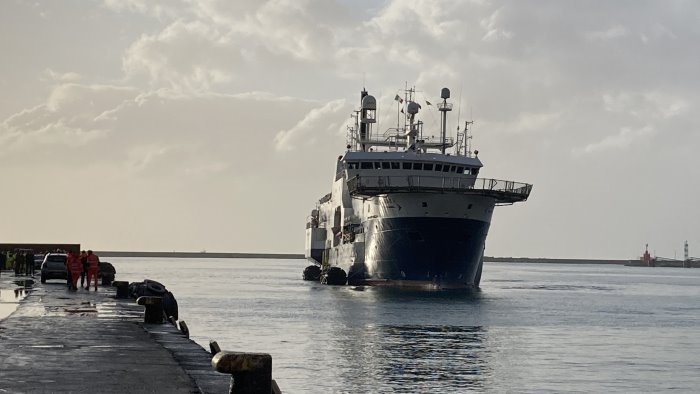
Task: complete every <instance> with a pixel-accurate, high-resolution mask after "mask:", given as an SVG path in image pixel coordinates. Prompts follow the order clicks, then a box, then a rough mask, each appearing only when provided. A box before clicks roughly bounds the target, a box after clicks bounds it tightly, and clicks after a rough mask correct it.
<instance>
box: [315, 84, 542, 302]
mask: <svg viewBox="0 0 700 394" xmlns="http://www.w3.org/2000/svg"><path fill="white" fill-rule="evenodd" d="M416 92H417V91H416V89H415V87H411V88H409V87H405V88H404V89H402V91H400V92H399V93H402V94H399V93H397V94H396V96H395V98H394V101H395V104H396V110H397V116H396V124H395V126H394V124H393V121H391V122H392V124H391V126H392V127H389V128H387V129H386V130H384V131H380V130H378V127H376V126H377V100H376V99H375V97H374V96H372V95H370V94H369V93H368V92H367V91H366V89H363V90H362V91H361V93H360V107H359V109H357V110H355V111H353V113H352V116H351V118H352V121H351V122H350V125H349V126H348V133H347V145H346V147H345V148H346V149H345V152H344V154H342V155H340V156H339V157H338V159H337V161H336V163H335V174H334V179H333V183H332V187H331V191H330V193H328V194H326V195H324V196H323V197H322V198H320V199H319V200H318V201H317V203H316V205H315V207H314V208H313V209H312V210H311V213H310V215H308V216H307V220H306V237H305V248H304V255H305V257H306V258H307V259H308V260H310V261H311V262H312V264H311V265H309V266H308V267H306V269H305V270H304V275H303V276H304V279H306V280H320V281H321V282H322V283H326V284H330V285H344V284H349V285H389V286H410V287H428V288H436V289H455V288H457V289H461V288H466V289H469V288H472V289H473V288H479V284H480V281H481V273H482V269H483V260H484V259H483V258H484V249H485V242H486V236H487V234H488V231H489V227H490V224H491V217H492V214H493V210H494V207H495V206H499V205H511V204H514V203H517V202H521V201H526V200H527V198H528V197H529V195H530V192H531V191H532V185H531V184H527V183H521V182H514V181H506V180H498V179H486V178H479V176H478V175H479V172H480V170H481V169H482V167H483V165H482V162H481V160H480V159H479V157H478V154H479V152H478V150H474V151H472V144H471V140H472V135H471V132H470V129H471V128H470V126H472V124H473V121H465V122H464V128H463V129H462V130H460V129H459V126H458V127H457V131H456V133H455V135H454V136H447V115H448V113H449V112H451V111H452V108H453V104H452V103H450V102H448V99H449V98H450V90H449V89H448V88H443V89H442V90H441V91H440V99H441V101H437V100H435V103H436V104H435V105H434V104H431V103H430V102H429V101H427V100H425V101H423V100H421V102H419V101H418V99H417V94H416ZM389 100H391V99H389ZM421 103H423V104H425V106H426V107H427V108H428V109H433V110H436V111H437V113H438V115H439V117H438V118H439V120H440V125H439V130H432V131H431V130H428V129H427V128H424V122H423V120H421V117H422V112H421V111H422V105H421ZM392 104H393V103H392ZM431 106H432V107H433V108H429V107H431ZM392 107H393V105H392ZM432 116H433V118H435V113H433V114H432ZM433 123H436V122H433ZM460 123H461V122H459V120H458V121H457V124H458V125H459V124H460ZM434 128H437V125H436V127H434ZM438 134H439V135H438Z"/></svg>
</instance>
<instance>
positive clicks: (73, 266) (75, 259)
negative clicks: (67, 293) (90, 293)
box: [68, 252, 83, 291]
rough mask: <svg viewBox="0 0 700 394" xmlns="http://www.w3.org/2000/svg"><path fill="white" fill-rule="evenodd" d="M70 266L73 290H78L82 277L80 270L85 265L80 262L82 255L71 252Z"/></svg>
mask: <svg viewBox="0 0 700 394" xmlns="http://www.w3.org/2000/svg"><path fill="white" fill-rule="evenodd" d="M68 256H69V257H68V261H69V262H68V266H69V268H70V270H69V275H70V277H71V290H73V291H76V290H78V278H79V277H80V271H82V270H83V265H82V264H81V263H80V257H79V256H78V255H77V254H75V253H73V252H71V253H70V254H69V255H68Z"/></svg>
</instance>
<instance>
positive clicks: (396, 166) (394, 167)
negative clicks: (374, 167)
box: [391, 161, 401, 170]
mask: <svg viewBox="0 0 700 394" xmlns="http://www.w3.org/2000/svg"><path fill="white" fill-rule="evenodd" d="M400 168H401V166H400V165H399V162H398V161H392V162H391V169H392V170H398V169H400Z"/></svg>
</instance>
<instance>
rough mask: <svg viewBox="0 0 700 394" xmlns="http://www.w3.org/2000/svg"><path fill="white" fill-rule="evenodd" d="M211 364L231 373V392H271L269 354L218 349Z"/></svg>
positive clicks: (270, 362) (253, 393)
mask: <svg viewBox="0 0 700 394" xmlns="http://www.w3.org/2000/svg"><path fill="white" fill-rule="evenodd" d="M211 366H212V367H214V369H215V370H216V371H217V372H221V373H226V374H229V375H231V388H230V390H229V392H230V393H231V394H257V393H273V391H272V387H273V385H272V356H270V355H269V354H266V353H241V352H227V351H220V352H218V353H216V355H214V357H213V358H212V359H211ZM275 386H277V385H276V384H275Z"/></svg>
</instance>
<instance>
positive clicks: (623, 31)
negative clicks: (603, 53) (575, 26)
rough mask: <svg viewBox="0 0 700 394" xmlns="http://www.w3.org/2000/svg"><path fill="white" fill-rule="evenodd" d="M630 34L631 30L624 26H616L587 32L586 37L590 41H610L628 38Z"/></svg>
mask: <svg viewBox="0 0 700 394" xmlns="http://www.w3.org/2000/svg"><path fill="white" fill-rule="evenodd" d="M629 34H630V32H629V29H627V28H626V27H624V26H620V25H616V26H612V27H610V28H608V29H605V30H599V31H590V32H586V33H585V34H584V37H586V39H587V40H589V41H609V40H614V39H617V38H622V37H627V36H628V35H629Z"/></svg>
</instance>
